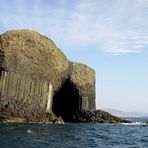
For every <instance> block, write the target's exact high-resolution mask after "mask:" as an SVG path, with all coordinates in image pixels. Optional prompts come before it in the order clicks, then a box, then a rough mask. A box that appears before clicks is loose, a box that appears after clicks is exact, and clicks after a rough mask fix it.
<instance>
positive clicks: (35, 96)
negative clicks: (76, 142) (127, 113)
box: [0, 30, 95, 122]
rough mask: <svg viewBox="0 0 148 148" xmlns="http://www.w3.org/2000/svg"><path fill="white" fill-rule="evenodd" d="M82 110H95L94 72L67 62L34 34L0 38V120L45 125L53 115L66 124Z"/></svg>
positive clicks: (11, 33) (10, 33) (13, 33)
mask: <svg viewBox="0 0 148 148" xmlns="http://www.w3.org/2000/svg"><path fill="white" fill-rule="evenodd" d="M59 100H60V101H59ZM61 105H62V106H61ZM59 108H60V109H59ZM83 109H84V110H85V109H88V110H94V109H95V72H94V70H92V69H91V68H89V67H88V66H86V65H83V64H80V63H72V62H70V61H69V60H67V58H66V56H65V55H64V54H63V52H62V51H61V50H60V49H58V48H57V47H56V45H55V44H54V43H53V41H52V40H50V39H49V38H47V37H45V36H43V35H41V34H39V33H37V32H34V31H30V30H16V31H8V32H6V33H4V34H2V35H0V117H1V118H5V119H10V120H11V121H12V120H13V119H16V120H17V121H21V120H22V121H24V120H25V121H32V122H33V121H44V120H49V117H48V115H47V114H53V113H54V114H56V115H57V116H62V118H63V119H65V120H67V121H69V120H71V117H72V114H74V113H75V112H77V111H79V110H83ZM49 121H50V120H49Z"/></svg>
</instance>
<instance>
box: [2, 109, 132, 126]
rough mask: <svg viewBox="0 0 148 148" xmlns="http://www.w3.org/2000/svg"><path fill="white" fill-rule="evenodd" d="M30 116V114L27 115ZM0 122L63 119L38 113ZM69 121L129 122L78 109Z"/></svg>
mask: <svg viewBox="0 0 148 148" xmlns="http://www.w3.org/2000/svg"><path fill="white" fill-rule="evenodd" d="M29 116H30V115H29ZM0 122H11V123H54V124H63V123H64V120H63V119H62V118H61V117H56V116H55V115H54V114H49V113H46V114H43V113H42V114H40V115H38V117H34V118H27V117H13V116H11V117H7V116H3V117H0ZM70 122H71V123H113V124H114V123H131V122H130V121H128V120H125V119H122V118H119V117H116V116H113V115H111V114H109V113H107V112H105V111H102V110H95V111H85V110H83V111H78V112H77V113H75V114H74V115H73V116H72V118H71V121H70Z"/></svg>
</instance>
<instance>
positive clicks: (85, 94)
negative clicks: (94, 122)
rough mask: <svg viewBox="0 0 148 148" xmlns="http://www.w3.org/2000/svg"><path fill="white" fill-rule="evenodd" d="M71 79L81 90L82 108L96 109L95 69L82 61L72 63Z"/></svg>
mask: <svg viewBox="0 0 148 148" xmlns="http://www.w3.org/2000/svg"><path fill="white" fill-rule="evenodd" d="M70 80H71V82H72V83H73V84H74V85H75V87H76V88H77V89H78V90H79V94H80V96H81V99H82V100H81V101H82V104H81V109H83V110H95V109H96V104H95V71H94V70H93V69H92V68H90V67H88V66H86V65H84V64H80V63H76V62H73V63H71V73H70Z"/></svg>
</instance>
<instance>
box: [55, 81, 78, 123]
mask: <svg viewBox="0 0 148 148" xmlns="http://www.w3.org/2000/svg"><path fill="white" fill-rule="evenodd" d="M80 105H81V99H80V96H79V92H78V90H77V89H76V87H75V85H74V84H73V83H72V82H71V81H70V80H69V79H66V80H65V82H64V83H63V85H62V87H61V88H60V89H59V91H58V92H56V93H55V95H54V96H53V104H52V110H53V113H54V114H55V115H56V116H57V117H60V116H61V117H62V119H63V120H64V121H65V122H73V114H74V113H75V112H77V111H78V110H79V109H80Z"/></svg>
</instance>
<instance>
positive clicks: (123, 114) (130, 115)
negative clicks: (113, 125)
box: [101, 108, 148, 117]
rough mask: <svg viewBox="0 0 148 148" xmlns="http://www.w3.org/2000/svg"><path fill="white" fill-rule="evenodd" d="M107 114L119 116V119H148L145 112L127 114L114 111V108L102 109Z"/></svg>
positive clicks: (147, 114)
mask: <svg viewBox="0 0 148 148" xmlns="http://www.w3.org/2000/svg"><path fill="white" fill-rule="evenodd" d="M101 110H104V111H106V112H109V113H110V114H112V115H114V116H117V117H148V113H143V112H125V111H122V110H117V109H112V108H102V109H101Z"/></svg>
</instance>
